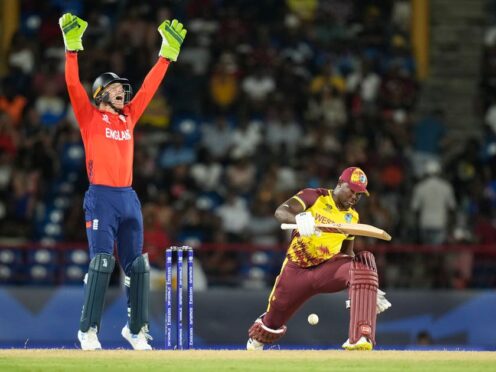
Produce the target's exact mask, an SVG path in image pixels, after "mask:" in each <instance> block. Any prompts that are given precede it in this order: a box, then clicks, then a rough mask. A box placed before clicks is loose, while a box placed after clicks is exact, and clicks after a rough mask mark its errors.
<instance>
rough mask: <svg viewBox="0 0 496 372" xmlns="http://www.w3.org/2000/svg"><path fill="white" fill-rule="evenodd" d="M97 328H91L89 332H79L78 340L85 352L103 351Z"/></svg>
mask: <svg viewBox="0 0 496 372" xmlns="http://www.w3.org/2000/svg"><path fill="white" fill-rule="evenodd" d="M97 332H98V330H97V328H96V327H91V328H90V329H88V331H87V332H82V331H81V330H79V331H78V340H79V342H80V343H81V349H83V350H102V345H101V344H100V341H98V335H97Z"/></svg>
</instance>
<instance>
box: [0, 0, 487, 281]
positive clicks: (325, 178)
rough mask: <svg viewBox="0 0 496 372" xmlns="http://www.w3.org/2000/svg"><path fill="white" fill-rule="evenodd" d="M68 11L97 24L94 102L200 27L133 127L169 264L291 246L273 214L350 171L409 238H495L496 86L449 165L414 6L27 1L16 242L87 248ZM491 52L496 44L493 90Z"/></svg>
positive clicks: (19, 68) (11, 117)
mask: <svg viewBox="0 0 496 372" xmlns="http://www.w3.org/2000/svg"><path fill="white" fill-rule="evenodd" d="M68 11H70V12H72V13H74V14H78V15H81V16H82V17H83V18H84V19H86V20H88V22H89V27H88V30H87V32H86V34H85V39H84V51H83V52H80V56H79V63H80V77H81V80H82V82H83V83H84V85H85V86H86V87H87V88H88V90H89V89H90V88H91V84H92V82H93V80H94V78H95V77H96V76H97V75H98V74H100V73H101V72H104V71H113V72H115V73H117V74H118V75H120V76H124V77H127V78H128V79H129V80H130V81H131V83H132V84H133V86H134V89H135V90H137V88H138V87H139V85H140V82H141V81H142V79H143V78H144V76H145V75H146V73H147V71H148V70H149V68H150V67H151V66H152V64H153V63H154V61H155V59H156V58H157V53H158V49H159V35H158V33H157V32H156V28H157V27H158V25H159V24H160V23H161V22H162V21H163V20H164V19H170V18H172V17H176V18H179V19H181V20H182V21H183V22H184V23H185V25H186V27H187V28H188V36H187V39H186V42H185V44H184V46H183V50H182V51H181V55H180V57H179V61H178V63H176V64H174V65H173V66H172V67H171V68H170V69H169V71H168V73H167V75H166V78H165V81H164V83H163V84H162V86H161V88H160V90H159V92H158V93H157V94H156V96H155V97H154V99H153V100H152V102H151V104H150V106H149V108H148V109H147V111H146V112H145V114H144V115H143V117H142V119H141V121H140V124H139V126H138V127H137V129H136V131H135V138H136V147H135V160H134V166H135V173H134V181H133V186H134V188H135V190H136V192H137V193H138V195H139V196H140V199H141V201H142V205H143V215H144V224H145V250H147V251H149V252H150V255H151V260H152V263H155V264H156V265H157V266H160V265H161V260H162V253H161V252H162V251H163V248H164V247H166V246H168V245H170V244H171V243H172V242H174V243H181V244H189V245H193V246H198V245H199V244H203V243H209V244H210V246H213V247H215V246H221V245H222V244H224V243H232V244H238V243H250V244H254V245H257V246H258V245H260V246H262V245H266V246H280V245H282V244H283V243H284V242H285V241H286V236H285V235H284V234H283V233H282V232H281V231H280V229H279V228H278V225H277V223H276V221H275V219H274V218H273V212H274V210H275V208H276V207H277V206H278V205H279V204H280V203H281V202H282V201H284V200H286V199H287V198H288V197H290V196H291V195H293V194H294V193H295V192H296V191H297V190H299V189H302V188H305V187H329V188H332V186H333V185H334V184H335V183H336V181H337V177H338V176H339V174H340V172H341V171H342V170H343V169H344V168H346V167H348V166H351V165H354V166H360V167H361V168H362V169H364V170H365V172H366V173H367V175H368V177H369V190H370V193H371V196H370V197H369V198H367V199H366V200H363V201H362V202H361V205H360V206H359V208H358V209H359V212H360V215H361V220H362V222H364V223H369V224H373V225H375V226H378V227H381V228H384V229H386V230H387V231H389V232H390V233H391V235H392V236H394V241H395V243H422V244H442V243H449V242H463V243H489V242H493V241H494V237H495V234H496V228H495V226H494V218H495V215H494V211H495V208H496V169H495V165H496V161H495V159H494V156H495V154H496V151H495V148H496V125H494V123H492V121H495V120H494V117H496V114H495V113H494V112H492V111H495V112H496V109H494V106H491V104H492V102H496V99H495V98H496V96H494V94H489V92H490V91H491V92H492V90H491V89H492V88H491V86H490V83H488V85H489V86H488V87H487V89H486V91H485V93H484V96H485V97H486V101H487V103H486V104H487V107H488V113H487V115H486V121H487V124H488V126H487V128H486V129H487V135H486V136H484V141H478V140H476V139H474V140H472V141H470V142H469V144H468V146H469V147H468V149H469V150H468V151H467V152H465V153H460V154H458V155H457V156H454V157H452V158H450V159H446V158H445V157H444V156H443V154H444V152H445V150H446V148H445V146H446V142H445V137H446V132H447V131H448V130H449V123H445V122H444V119H443V113H442V112H441V111H440V110H436V111H435V112H432V113H431V114H429V115H426V116H423V117H418V116H417V115H416V113H415V103H416V100H417V97H418V95H419V84H418V81H417V80H416V75H415V62H414V59H413V56H412V52H411V45H410V35H409V30H410V24H409V22H410V9H409V1H347V0H329V1H324V0H321V1H319V0H313V1H297V0H286V1H283V0H265V1H260V2H259V1H249V0H229V1H227V0H226V1H222V0H221V1H214V0H190V1H182V2H176V1H170V2H163V1H158V0H147V1H140V2H118V1H113V0H107V1H103V2H102V1H76V0H75V1H69V2H67V1H58V0H51V1H43V2H39V1H35V0H27V1H23V2H22V9H21V14H22V16H21V21H20V28H19V30H18V32H16V34H15V35H14V36H13V38H12V41H11V43H10V50H9V53H8V55H7V63H8V73H7V75H6V76H3V77H2V82H1V91H0V195H1V198H0V236H2V237H9V238H18V239H24V240H27V241H33V240H34V241H41V242H54V241H55V242H57V241H84V240H85V229H84V218H83V215H82V208H81V206H82V194H83V192H84V190H85V189H86V187H87V178H86V174H85V166H84V150H83V147H82V143H81V140H80V134H79V129H78V127H77V123H76V121H75V118H74V115H73V112H72V109H71V107H70V105H69V104H68V95H67V91H66V88H65V82H64V58H63V56H64V49H63V42H62V37H61V35H60V30H59V26H58V21H57V20H58V17H59V16H60V15H61V14H62V13H64V12H68ZM492 54H494V46H492V44H491V45H488V47H487V58H486V60H485V61H486V62H487V63H486V65H487V66H486V68H485V72H486V74H487V76H488V77H490V76H492V74H493V72H494V71H493V70H494V68H493V67H491V66H492V65H491V55H492ZM485 81H489V82H490V80H488V79H486V80H485ZM491 109H492V110H491ZM425 178H427V180H426V179H425ZM429 179H431V181H432V180H433V179H435V181H433V182H430V183H429ZM426 182H427V183H428V184H427V186H426V185H425V183H426ZM434 189H435V190H441V194H442V196H441V197H440V198H435V197H434V198H433V195H434V194H432V190H434ZM433 200H434V201H435V202H437V204H434V205H436V207H435V208H433V207H432V206H433V204H432V203H433ZM439 216H441V217H439ZM362 242H363V243H362V244H374V242H373V241H365V240H362ZM240 257H241V254H240V253H234V252H225V251H223V250H215V249H213V250H209V251H208V253H205V254H203V255H200V260H201V264H202V267H203V268H204V270H205V272H206V273H207V276H208V277H210V278H217V279H218V280H220V282H222V280H223V278H224V279H225V278H228V277H230V276H232V274H233V273H234V272H239V271H242V270H244V267H243V260H242V259H240ZM384 260H386V258H384ZM384 260H382V261H381V260H379V261H380V263H381V262H383V263H384ZM262 261H263V260H262ZM395 264H397V265H396V266H395ZM384 266H385V267H386V266H388V265H387V263H385V264H384ZM385 267H384V270H385ZM389 267H390V268H391V270H390V271H389V272H388V274H387V275H385V278H386V279H385V280H386V285H390V286H398V285H403V284H404V283H403V282H402V281H401V280H402V279H401V276H402V274H404V273H402V270H403V268H401V267H400V265H399V264H398V262H395V261H393V262H392V263H391V262H390V263H389ZM395 269H396V271H395ZM277 270H278V268H277V267H274V268H272V267H271V268H270V269H269V272H270V275H274V274H276V273H277ZM395 273H396V274H395ZM398 273H400V274H398ZM453 275H454V276H453V277H457V278H458V277H459V275H460V272H455V273H453ZM271 280H272V277H270V278H269V279H268V282H270V281H271ZM388 280H389V282H388ZM461 282H463V283H462V284H460V285H459V286H460V287H463V286H467V285H470V278H465V277H464V278H463V280H462V281H461ZM431 284H432V283H431ZM406 285H408V284H406ZM446 286H453V282H449V283H448V284H446Z"/></svg>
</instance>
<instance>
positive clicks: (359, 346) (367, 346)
mask: <svg viewBox="0 0 496 372" xmlns="http://www.w3.org/2000/svg"><path fill="white" fill-rule="evenodd" d="M342 347H343V349H346V350H372V349H373V348H374V345H373V344H372V342H370V341H369V340H368V339H367V338H366V337H365V336H362V337H360V339H359V340H358V341H357V342H356V343H354V344H350V339H347V340H346V342H345V343H344V344H343V346H342Z"/></svg>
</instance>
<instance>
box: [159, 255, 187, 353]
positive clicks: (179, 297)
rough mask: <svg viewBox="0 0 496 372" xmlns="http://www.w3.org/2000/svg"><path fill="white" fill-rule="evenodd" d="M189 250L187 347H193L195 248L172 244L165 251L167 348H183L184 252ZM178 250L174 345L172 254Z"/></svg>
mask: <svg viewBox="0 0 496 372" xmlns="http://www.w3.org/2000/svg"><path fill="white" fill-rule="evenodd" d="M184 251H186V252H188V269H187V270H188V271H187V278H188V280H187V281H188V283H187V285H188V287H187V296H188V297H187V302H188V318H187V322H188V340H187V343H186V349H192V348H193V248H191V247H188V246H182V247H177V246H172V247H169V248H167V249H166V251H165V349H166V350H170V349H179V350H182V349H183V252H184ZM173 252H177V266H176V267H177V269H176V277H177V285H176V303H177V309H176V310H177V311H176V318H177V319H176V341H177V344H176V345H175V347H173V345H172V256H173Z"/></svg>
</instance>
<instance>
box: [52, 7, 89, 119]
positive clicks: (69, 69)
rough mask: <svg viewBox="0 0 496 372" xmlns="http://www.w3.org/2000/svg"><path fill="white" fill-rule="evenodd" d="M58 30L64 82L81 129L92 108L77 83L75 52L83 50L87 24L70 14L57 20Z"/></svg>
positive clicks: (82, 88)
mask: <svg viewBox="0 0 496 372" xmlns="http://www.w3.org/2000/svg"><path fill="white" fill-rule="evenodd" d="M59 25H60V29H61V30H62V36H63V37H64V44H65V49H66V53H65V82H66V84H67V90H68V91H69V98H70V100H71V104H72V107H73V109H74V114H75V115H76V119H77V121H78V123H79V126H80V127H83V126H84V125H86V124H87V123H88V122H89V119H91V115H92V112H93V106H92V105H91V102H90V100H89V98H88V94H87V93H86V90H85V89H84V87H83V85H82V84H81V82H80V81H79V66H78V59H77V58H78V57H77V52H78V51H79V50H83V42H82V37H83V34H84V31H85V30H86V28H87V27H88V22H86V21H83V20H82V19H81V18H79V17H76V16H74V15H72V14H70V13H66V14H64V15H63V16H62V17H60V19H59Z"/></svg>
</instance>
